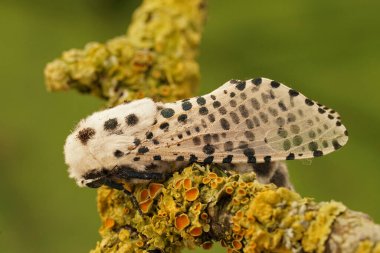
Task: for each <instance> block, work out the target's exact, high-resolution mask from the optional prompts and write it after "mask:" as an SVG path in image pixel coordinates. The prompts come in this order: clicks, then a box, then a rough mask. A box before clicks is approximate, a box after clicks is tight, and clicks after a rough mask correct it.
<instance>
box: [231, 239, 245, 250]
mask: <svg viewBox="0 0 380 253" xmlns="http://www.w3.org/2000/svg"><path fill="white" fill-rule="evenodd" d="M232 245H233V246H234V248H235V249H241V248H242V247H243V244H242V243H241V242H239V241H237V240H234V241H233V242H232Z"/></svg>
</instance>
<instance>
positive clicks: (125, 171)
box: [114, 166, 168, 181]
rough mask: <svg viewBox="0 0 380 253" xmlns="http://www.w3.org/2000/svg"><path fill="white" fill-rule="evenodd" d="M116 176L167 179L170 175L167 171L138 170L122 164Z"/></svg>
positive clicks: (127, 178) (126, 178) (156, 179)
mask: <svg viewBox="0 0 380 253" xmlns="http://www.w3.org/2000/svg"><path fill="white" fill-rule="evenodd" d="M114 176H116V177H118V178H122V179H125V180H129V179H144V180H155V181H160V180H165V179H167V177H168V174H167V173H158V172H150V171H136V170H134V169H132V168H130V167H127V166H120V167H118V168H117V171H116V173H115V174H114Z"/></svg>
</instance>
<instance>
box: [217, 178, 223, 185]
mask: <svg viewBox="0 0 380 253" xmlns="http://www.w3.org/2000/svg"><path fill="white" fill-rule="evenodd" d="M223 181H224V179H223V178H222V177H218V178H217V179H216V182H217V183H218V184H220V183H222V182H223Z"/></svg>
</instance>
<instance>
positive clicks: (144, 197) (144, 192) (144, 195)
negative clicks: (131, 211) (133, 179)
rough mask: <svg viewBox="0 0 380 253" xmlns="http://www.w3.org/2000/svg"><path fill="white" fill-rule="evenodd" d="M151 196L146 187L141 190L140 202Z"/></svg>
mask: <svg viewBox="0 0 380 253" xmlns="http://www.w3.org/2000/svg"><path fill="white" fill-rule="evenodd" d="M148 198H149V192H148V190H147V189H144V190H142V191H141V192H140V202H142V201H145V200H147V199H148Z"/></svg>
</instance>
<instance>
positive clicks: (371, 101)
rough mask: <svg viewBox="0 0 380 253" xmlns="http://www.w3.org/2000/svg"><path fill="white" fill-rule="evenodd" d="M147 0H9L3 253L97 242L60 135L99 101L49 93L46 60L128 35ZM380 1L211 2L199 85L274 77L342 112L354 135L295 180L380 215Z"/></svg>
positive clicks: (295, 173)
mask: <svg viewBox="0 0 380 253" xmlns="http://www.w3.org/2000/svg"><path fill="white" fill-rule="evenodd" d="M139 3H140V1H137V0H133V1H132V0H130V1H127V0H125V1H122V0H64V1H57V2H55V1H48V0H35V1H27V0H18V1H11V0H1V2H0V20H1V22H0V31H1V34H0V56H1V61H0V87H1V94H2V97H1V99H0V103H1V106H0V108H1V117H0V121H1V124H0V169H1V170H0V252H4V253H8V252H11V253H18V252H88V251H89V250H90V249H92V248H94V246H95V243H96V241H97V240H98V239H99V235H98V233H97V229H98V227H99V225H100V224H99V218H98V215H97V212H96V201H95V198H96V191H94V190H91V189H80V188H78V187H76V185H75V183H74V181H72V180H70V179H69V178H68V177H67V173H66V166H65V164H64V162H63V154H62V145H63V143H64V140H65V137H66V136H67V135H68V133H69V132H70V129H71V128H72V127H73V126H74V124H75V123H76V122H77V121H78V120H79V119H81V118H82V117H84V116H86V115H87V114H89V113H91V112H93V111H94V110H97V109H98V108H99V107H100V106H101V105H102V101H99V100H98V99H96V98H93V97H89V96H82V95H79V94H78V93H76V92H67V93H53V94H49V93H47V92H46V91H45V87H44V80H43V69H44V66H45V64H46V63H47V62H48V61H50V60H52V59H54V58H55V57H57V56H59V55H60V54H61V52H62V51H64V50H67V49H70V48H73V47H77V48H82V47H83V45H84V44H86V43H87V42H89V41H100V42H103V41H105V40H107V39H109V38H112V37H114V36H116V35H119V34H122V33H124V31H125V29H126V27H127V25H128V23H129V20H130V16H131V12H132V11H133V10H134V9H135V8H136V7H137V6H138V4H139ZM379 10H380V1H368V0H362V1H348V0H346V1H326V0H319V1H317V0H314V1H304V0H294V1H263V0H261V1H215V0H214V1H210V4H209V18H208V23H207V26H206V29H205V34H204V37H203V42H202V47H201V54H200V58H199V60H200V63H201V71H202V87H201V89H200V93H205V92H209V91H211V90H213V89H214V88H216V87H218V86H219V85H220V84H222V83H223V82H224V81H226V80H229V79H231V78H239V79H245V78H251V77H257V76H265V77H269V78H272V79H276V80H278V81H281V82H283V83H285V84H287V85H289V86H291V87H293V88H295V89H297V90H300V91H302V93H304V94H306V95H307V96H309V97H311V98H313V99H316V100H318V101H320V102H321V103H323V104H326V105H328V106H330V107H332V108H334V109H336V110H337V111H339V112H340V114H341V115H342V117H343V121H344V123H345V125H346V127H347V128H348V129H349V132H350V141H349V143H348V145H347V146H346V147H345V148H344V149H342V150H341V151H339V152H336V153H334V154H331V155H329V156H326V157H323V158H320V159H314V160H312V161H306V162H305V161H304V162H302V161H293V162H289V166H290V169H291V175H292V181H293V183H294V184H295V186H296V188H297V190H298V192H299V193H301V194H302V195H303V196H309V197H314V198H315V199H316V200H318V201H323V200H331V199H334V200H339V201H342V202H343V203H345V204H346V205H348V206H349V207H350V208H351V209H354V210H360V211H363V212H365V213H368V214H369V215H370V216H372V217H373V218H374V219H375V220H376V221H377V222H380V188H379V184H378V182H379V178H380V170H379V168H378V167H379V165H378V162H379V161H378V160H377V159H378V158H379V154H378V152H379V151H380V137H379V134H378V131H379V125H380V116H379V111H380V103H379V99H380V97H379V92H380V87H379V83H378V80H379V77H378V76H379V73H380V50H379V49H380V15H379ZM217 251H221V250H220V248H217V247H215V248H214V249H213V251H212V252H217ZM198 252H202V251H201V250H198ZM209 252H210V251H209ZM222 252H224V251H222Z"/></svg>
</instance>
